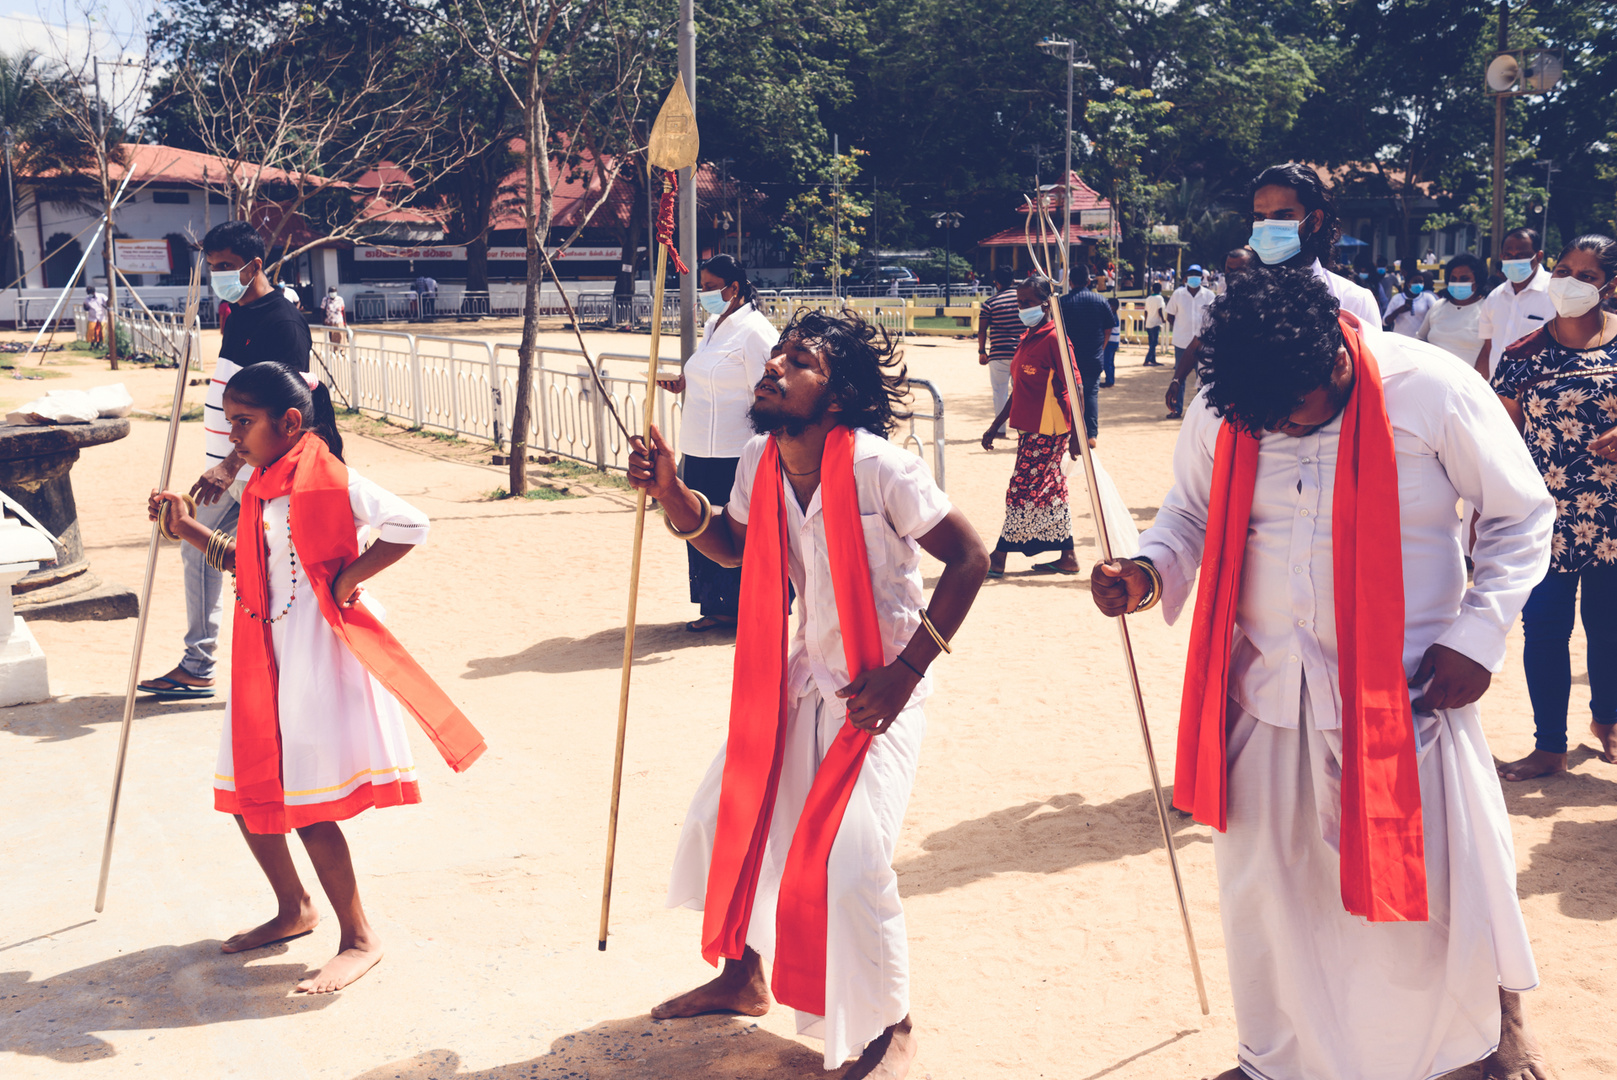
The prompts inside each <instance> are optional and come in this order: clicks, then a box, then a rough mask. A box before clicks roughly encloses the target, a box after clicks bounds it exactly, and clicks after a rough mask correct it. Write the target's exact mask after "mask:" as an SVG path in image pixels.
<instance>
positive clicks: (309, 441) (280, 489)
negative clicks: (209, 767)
mask: <svg viewBox="0 0 1617 1080" xmlns="http://www.w3.org/2000/svg"><path fill="white" fill-rule="evenodd" d="M287 494H290V495H291V514H292V546H293V547H294V548H295V549H296V550H297V553H298V567H299V571H300V575H299V576H300V577H302V578H304V579H305V580H304V584H305V595H308V594H310V593H312V594H313V596H314V599H315V601H316V602H318V603H319V605H320V613H321V614H322V615H324V616H325V618H326V622H327V624H329V625H330V626H331V628H332V630H334V631H336V634H337V637H338V638H340V639H341V640H342V642H343V644H344V645H346V646H347V647H348V651H349V652H351V653H353V654H354V657H355V659H357V660H358V661H359V662H360V664H362V665H363V666H364V668H365V670H367V671H369V672H370V673H371V674H372V675H374V676H376V679H377V681H378V682H380V683H381V684H382V685H383V686H384V687H386V688H387V690H388V692H389V693H391V694H392V695H393V696H394V697H395V698H397V699H398V700H399V703H400V704H401V705H403V706H404V707H405V708H406V709H408V710H409V711H410V713H411V714H412V715H414V716H415V718H416V720H417V721H419V722H420V724H421V727H422V730H424V731H425V732H426V733H427V737H428V738H430V739H431V740H432V743H433V745H434V746H436V747H437V748H438V752H439V753H440V754H442V755H443V758H444V760H445V761H446V762H448V763H449V767H450V768H451V769H454V770H455V771H456V772H462V771H464V770H465V769H466V768H467V767H468V766H470V765H471V763H472V762H474V761H476V760H477V758H478V756H479V755H481V754H482V753H483V751H484V749H485V748H486V747H485V744H484V742H483V736H481V735H480V734H478V732H477V729H476V728H474V727H473V726H472V724H471V721H469V720H467V719H466V717H465V716H464V715H463V714H462V713H461V711H460V710H459V709H457V708H456V707H455V705H454V703H453V702H452V701H450V700H449V696H448V695H447V694H445V693H444V692H443V690H441V689H439V687H438V684H437V683H435V682H433V681H432V677H431V676H430V675H428V674H427V673H426V672H425V671H423V670H421V666H420V665H419V664H417V663H416V662H415V661H414V660H413V659H411V657H410V654H409V653H407V652H405V651H404V646H403V645H400V644H399V642H398V639H396V638H395V637H394V636H393V635H392V634H391V633H389V632H388V630H387V627H385V626H383V625H382V623H381V622H380V621H379V620H378V619H377V618H376V616H374V615H372V614H371V613H370V612H369V611H367V610H366V609H365V608H364V607H363V606H362V605H355V606H354V607H351V608H345V607H343V606H342V605H340V604H338V603H337V601H336V599H335V598H334V597H333V596H332V595H331V583H332V581H333V580H334V579H335V578H336V577H337V575H338V574H339V573H341V572H342V569H343V567H345V566H347V565H348V564H349V563H351V562H353V561H354V559H356V558H358V556H359V542H358V538H357V537H356V536H355V533H354V511H353V508H352V506H351V504H350V503H349V501H348V466H346V465H344V464H343V463H342V462H341V461H340V460H338V458H337V456H336V455H335V454H333V453H332V452H331V450H330V448H329V447H327V446H326V443H325V440H324V439H321V438H320V437H319V436H318V435H313V434H306V435H304V436H303V438H302V439H300V440H299V441H298V444H297V445H296V446H294V447H293V448H292V449H291V450H290V451H288V452H287V453H286V454H285V455H284V456H283V457H282V458H281V459H280V460H279V461H277V462H276V463H275V464H273V465H271V466H270V467H269V468H267V469H259V470H258V471H257V472H255V473H254V474H253V478H252V479H251V480H250V481H248V483H247V487H246V490H245V491H244V492H243V493H242V500H241V519H240V522H241V523H240V526H239V527H238V528H237V530H236V588H237V590H238V591H239V592H240V593H241V595H242V597H243V599H245V600H246V601H247V603H248V604H249V605H251V607H252V609H253V610H254V611H256V612H258V613H259V614H260V615H261V616H266V617H267V616H269V615H272V614H273V612H271V611H270V610H269V575H268V574H267V573H266V572H265V560H266V558H267V554H268V549H267V545H266V543H265V540H264V503H265V502H267V501H269V500H270V499H275V498H279V497H280V496H282V495H287ZM234 627H235V637H234V643H233V644H232V646H231V650H232V651H231V657H230V733H231V756H232V758H233V759H234V762H235V785H236V791H235V804H236V805H235V807H234V808H233V809H234V812H236V813H239V814H241V816H242V818H243V819H244V820H245V821H246V822H247V828H248V829H249V830H251V831H252V832H255V833H284V832H286V831H288V828H289V823H288V818H287V807H286V801H285V797H284V794H283V790H282V787H281V731H280V710H279V704H278V701H279V697H280V694H279V685H280V679H279V674H278V671H277V668H276V663H275V648H274V642H273V639H272V637H271V629H270V625H269V623H268V622H266V621H264V619H262V618H260V619H254V618H252V617H251V616H249V615H248V614H247V613H246V612H245V611H243V610H242V609H241V606H240V605H239V604H238V605H237V606H236V617H235V624H234Z"/></svg>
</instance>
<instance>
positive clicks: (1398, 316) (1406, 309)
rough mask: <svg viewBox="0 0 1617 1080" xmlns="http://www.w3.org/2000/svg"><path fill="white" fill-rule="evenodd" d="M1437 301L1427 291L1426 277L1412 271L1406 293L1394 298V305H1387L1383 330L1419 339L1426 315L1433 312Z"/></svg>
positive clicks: (1382, 325) (1421, 273)
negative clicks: (1433, 306)
mask: <svg viewBox="0 0 1617 1080" xmlns="http://www.w3.org/2000/svg"><path fill="white" fill-rule="evenodd" d="M1436 302H1437V301H1436V299H1435V298H1434V297H1433V296H1432V294H1431V293H1429V292H1427V291H1426V275H1425V273H1423V272H1422V271H1420V270H1414V271H1411V272H1410V274H1409V283H1408V284H1407V285H1405V286H1404V291H1403V292H1401V293H1399V294H1398V295H1397V296H1395V297H1393V300H1392V303H1390V304H1388V305H1387V310H1386V313H1385V315H1384V316H1383V317H1382V320H1381V328H1382V329H1383V330H1391V331H1392V332H1393V333H1395V334H1402V335H1404V336H1405V337H1418V336H1419V331H1420V327H1421V323H1423V322H1425V321H1426V313H1427V312H1428V311H1431V310H1432V305H1433V304H1434V303H1436Z"/></svg>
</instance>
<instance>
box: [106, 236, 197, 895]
mask: <svg viewBox="0 0 1617 1080" xmlns="http://www.w3.org/2000/svg"><path fill="white" fill-rule="evenodd" d="M201 285H202V260H201V259H198V260H197V261H196V263H195V264H194V265H193V266H192V267H191V287H190V289H189V290H188V291H187V293H186V297H185V324H184V327H183V330H184V333H185V348H184V349H183V350H181V352H180V369H179V371H178V372H176V373H175V375H174V401H173V404H172V405H171V406H170V407H169V412H168V442H167V443H165V444H164V446H163V468H162V471H161V472H160V473H159V474H158V480H157V489H158V490H159V491H163V490H165V489H167V487H168V482H169V477H170V475H171V474H172V473H173V471H174V445H175V443H176V442H177V441H178V439H179V434H180V412H181V411H182V410H183V409H184V407H185V379H186V376H187V375H189V374H190V371H191V342H192V340H193V336H192V334H191V327H192V324H194V323H195V322H196V317H197V301H198V299H199V298H200V296H201ZM158 528H159V524H158V522H155V521H154V522H152V535H151V539H150V540H149V541H147V544H146V576H145V578H144V579H143V580H142V582H141V586H140V617H139V618H138V619H136V620H135V647H134V650H133V652H132V653H131V655H130V657H129V682H128V684H127V686H126V687H125V690H124V718H123V726H122V727H121V728H120V729H119V732H118V763H117V765H116V766H114V768H113V771H112V802H111V805H110V806H108V808H107V835H106V839H105V840H104V841H103V842H102V845H101V880H100V882H99V883H98V884H97V885H96V889H95V910H96V912H97V913H98V914H99V913H100V911H101V910H102V908H104V907H105V906H106V902H107V875H108V874H109V873H110V871H111V870H112V837H113V833H114V831H115V830H116V829H117V826H118V798H119V796H120V795H121V794H122V793H123V784H124V762H125V761H126V760H127V759H128V756H129V730H130V727H131V726H132V724H133V721H134V718H135V694H136V693H137V692H138V689H139V685H140V654H141V649H142V647H143V646H144V645H145V644H146V617H147V615H148V614H150V612H151V606H152V577H153V576H154V575H155V574H156V572H157V541H158Z"/></svg>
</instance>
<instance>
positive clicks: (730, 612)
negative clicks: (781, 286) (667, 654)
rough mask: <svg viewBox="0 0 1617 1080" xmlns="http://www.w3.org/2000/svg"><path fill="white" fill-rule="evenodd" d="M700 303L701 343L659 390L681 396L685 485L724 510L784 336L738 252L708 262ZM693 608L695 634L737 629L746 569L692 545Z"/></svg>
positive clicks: (681, 468) (659, 382) (689, 559)
mask: <svg viewBox="0 0 1617 1080" xmlns="http://www.w3.org/2000/svg"><path fill="white" fill-rule="evenodd" d="M698 281H699V283H700V287H701V289H700V291H699V292H698V293H697V296H696V299H697V301H698V302H699V303H700V304H701V305H702V307H703V309H704V310H706V311H707V313H708V319H707V325H706V326H704V327H703V328H702V341H701V344H699V345H698V346H697V347H696V351H695V352H693V353H691V356H690V359H689V360H686V361H685V368H684V370H683V371H682V372H681V373H680V374H679V375H677V376H675V377H673V378H663V379H658V380H657V385H659V386H661V387H662V388H663V389H665V390H668V391H670V392H672V393H675V394H684V395H685V402H684V408H683V411H682V412H681V413H680V418H681V420H682V421H683V426H682V427H681V429H680V449H681V450H682V451H683V456H682V457H681V459H680V464H679V473H680V479H682V480H683V481H684V482H685V484H686V486H687V487H689V488H690V489H691V490H692V491H700V492H701V493H702V494H703V495H704V496H706V497H707V498H708V499H709V500H710V501H711V502H712V503H713V504H714V505H716V506H717V505H722V504H723V502H724V501H725V500H727V499H729V497H730V489H731V488H732V487H734V486H735V480H736V466H737V465H738V464H739V463H740V461H741V448H742V447H743V446H745V445H746V444H747V440H748V439H750V438H752V434H753V432H752V423H751V421H749V420H748V419H747V410H748V409H750V408H752V403H753V390H754V389H755V388H756V387H757V385H758V380H760V379H762V378H763V377H764V365H765V364H766V363H768V361H769V354H770V351H771V350H773V349H774V347H775V342H776V341H777V340H778V339H779V337H780V335H779V334H778V333H777V332H776V331H775V326H774V324H773V323H771V322H770V321H769V316H767V315H765V314H764V313H763V312H761V311H759V310H758V294H757V292H756V291H754V289H753V286H752V283H751V282H750V281H748V280H747V272H746V270H745V269H743V268H742V266H741V264H740V263H739V262H737V261H736V260H735V256H733V255H715V256H714V257H713V258H711V259H709V260H708V261H707V262H706V263H704V264H703V266H702V269H701V271H700V274H699V277H698ZM685 550H686V558H687V564H688V569H689V573H690V583H691V603H693V604H698V605H700V617H699V618H697V619H696V620H695V621H693V622H688V623H686V624H685V629H686V630H689V631H690V632H691V633H693V634H701V633H705V632H706V631H708V630H712V629H714V628H715V627H718V626H734V625H735V621H736V610H737V605H738V604H739V602H740V600H741V568H740V567H733V568H732V567H724V566H720V565H719V564H718V563H716V562H714V561H713V560H711V559H709V558H708V557H707V556H706V555H703V554H702V553H701V552H700V551H698V550H697V549H696V548H695V547H693V546H689V545H687V547H686V549H685Z"/></svg>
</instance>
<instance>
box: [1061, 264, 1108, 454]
mask: <svg viewBox="0 0 1617 1080" xmlns="http://www.w3.org/2000/svg"><path fill="white" fill-rule="evenodd" d="M1061 322H1062V325H1063V326H1065V327H1066V329H1067V340H1068V341H1069V342H1070V343H1071V344H1072V359H1073V363H1074V364H1076V365H1077V367H1078V374H1079V376H1080V377H1081V378H1082V379H1083V380H1084V432H1085V433H1086V434H1087V435H1088V436H1089V445H1090V446H1094V445H1095V440H1096V438H1098V437H1099V435H1100V415H1099V413H1098V412H1097V410H1098V409H1099V407H1100V374H1101V367H1102V364H1103V358H1104V355H1105V352H1106V340H1107V338H1109V337H1111V335H1112V327H1114V326H1116V325H1117V315H1116V314H1114V313H1113V311H1112V306H1111V305H1110V304H1108V303H1107V302H1106V298H1105V297H1103V296H1101V294H1100V293H1098V292H1095V291H1094V290H1093V289H1091V288H1090V287H1089V264H1088V263H1085V262H1081V263H1075V264H1073V268H1072V291H1071V292H1069V293H1068V294H1067V295H1066V296H1063V297H1062V298H1061Z"/></svg>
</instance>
